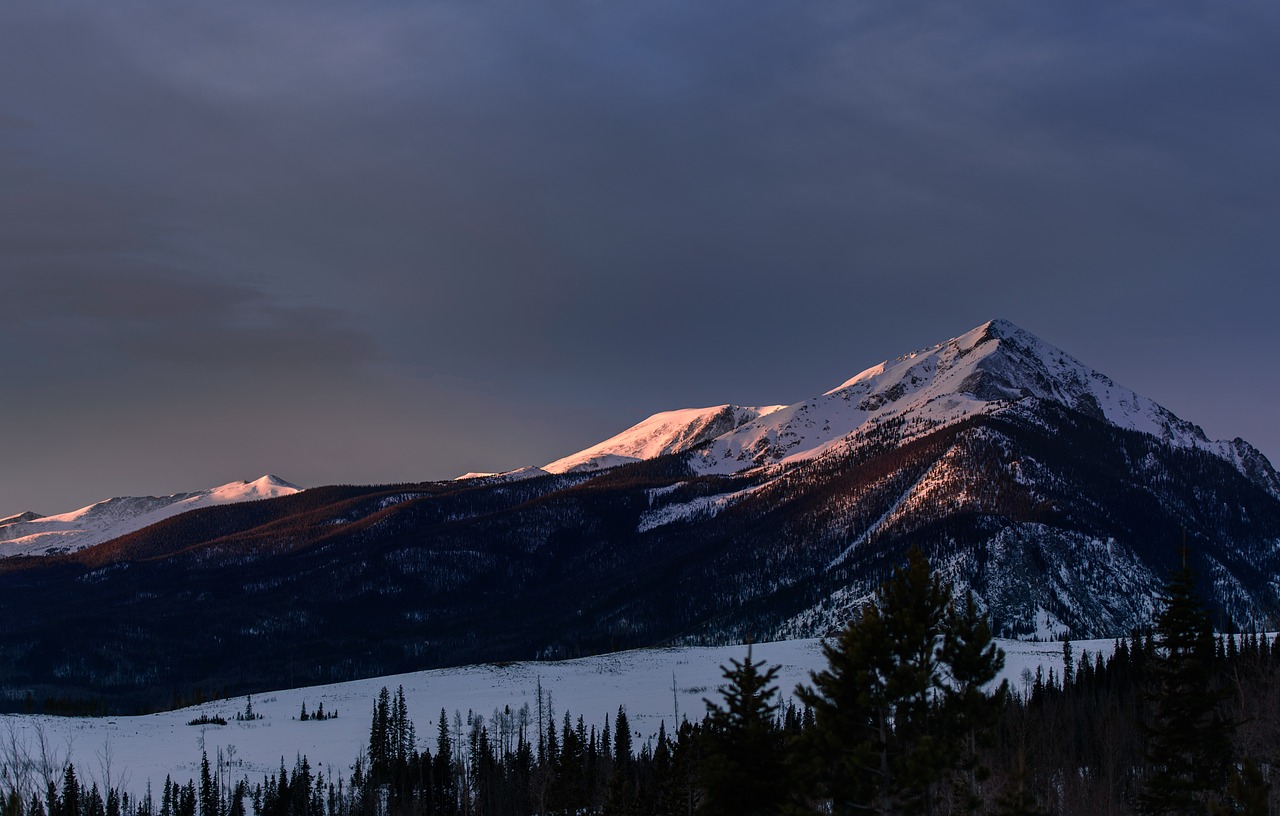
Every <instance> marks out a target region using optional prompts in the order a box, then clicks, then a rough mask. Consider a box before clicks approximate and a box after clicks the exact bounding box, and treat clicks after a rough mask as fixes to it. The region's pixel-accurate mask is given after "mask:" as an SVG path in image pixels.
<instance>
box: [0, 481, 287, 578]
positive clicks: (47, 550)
mask: <svg viewBox="0 0 1280 816" xmlns="http://www.w3.org/2000/svg"><path fill="white" fill-rule="evenodd" d="M299 490H301V488H300V487H298V486H297V485H295V484H290V483H289V482H286V481H285V480H283V479H281V478H280V477H278V476H271V475H266V476H263V477H261V478H259V479H255V480H254V481H252V482H250V481H240V482H228V483H227V484H224V485H221V486H220V487H211V488H209V489H208V490H197V491H194V492H192V493H174V494H172V495H170V496H124V497H119V498H114V499H107V500H105V501H100V502H97V503H95V504H91V505H89V506H88V507H82V508H80V509H79V510H73V511H71V512H70V513H61V514H59V515H56V516H42V515H40V514H39V513H33V512H29V511H28V512H26V513H21V514H19V515H16V516H10V517H8V518H5V519H0V558H7V557H10V556H15V555H57V554H62V553H69V552H75V551H76V550H82V549H84V548H85V547H92V546H93V545H95V544H101V543H103V542H104V541H110V540H111V539H113V538H119V537H120V536H122V535H127V534H128V533H132V532H133V531H135V530H141V529H142V528H143V527H149V526H150V525H152V524H155V523H156V522H158V521H163V520H165V519H167V518H170V517H171V516H176V515H178V514H180V513H185V512H187V511H189V510H196V509H199V508H201V507H212V506H214V505H219V504H234V503H236V502H243V501H256V500H258V499H274V498H276V497H277V496H287V495H289V494H290V493H297V492H298V491H299Z"/></svg>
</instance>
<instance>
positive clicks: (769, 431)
mask: <svg viewBox="0 0 1280 816" xmlns="http://www.w3.org/2000/svg"><path fill="white" fill-rule="evenodd" d="M1030 400H1049V401H1054V402H1058V403H1061V404H1064V405H1067V406H1069V407H1071V408H1074V409H1076V410H1079V411H1082V412H1084V413H1087V414H1090V415H1093V416H1096V417H1098V418H1099V419H1103V420H1105V421H1107V422H1110V423H1112V424H1114V425H1117V426H1119V427H1121V428H1126V429H1129V430H1134V431H1140V432H1143V433H1149V434H1152V435H1154V436H1156V437H1159V438H1160V439H1161V440H1162V441H1164V442H1166V443H1168V444H1172V445H1174V446H1177V447H1182V448H1194V449H1198V450H1203V451H1206V452H1209V453H1212V454H1214V455H1216V456H1219V457H1221V458H1223V459H1226V460H1227V461H1229V462H1231V463H1232V465H1233V466H1235V467H1236V468H1237V469H1238V470H1240V471H1241V472H1242V473H1244V474H1245V475H1246V476H1249V477H1250V478H1253V479H1254V480H1255V481H1261V482H1263V483H1265V486H1266V487H1267V488H1268V489H1269V490H1271V491H1272V492H1273V493H1275V494H1276V495H1278V496H1280V480H1277V479H1276V477H1275V475H1274V472H1273V471H1272V470H1271V468H1270V465H1269V464H1267V463H1265V457H1262V455H1261V454H1260V453H1258V452H1257V451H1256V450H1255V449H1253V448H1252V447H1251V446H1249V445H1248V444H1247V443H1244V442H1243V441H1241V440H1233V441H1231V442H1221V441H1212V440H1210V439H1208V438H1207V437H1206V436H1205V434H1204V432H1203V431H1202V430H1201V429H1200V428H1199V427H1197V426H1196V425H1193V424H1192V423H1190V422H1186V421H1184V420H1182V419H1179V418H1178V417H1176V416H1174V414H1173V413H1171V412H1170V411H1168V410H1167V409H1165V408H1163V407H1161V406H1160V405H1158V404H1156V403H1155V402H1153V401H1152V400H1150V399H1148V398H1146V397H1143V396H1141V395H1139V394H1137V393H1135V392H1133V391H1131V390H1130V389H1128V388H1125V387H1124V386H1121V385H1119V384H1117V383H1116V382H1114V381H1113V380H1111V378H1109V377H1107V376H1106V375H1105V374H1102V373H1100V372H1098V371H1095V370H1094V369H1092V368H1090V367H1089V366H1086V365H1085V364H1084V363H1081V362H1080V361H1079V360H1077V359H1076V358H1074V357H1072V356H1071V355H1069V354H1067V353H1066V352H1064V351H1062V350H1061V349H1059V348H1057V347H1055V346H1053V345H1051V344H1049V343H1046V342H1045V341H1043V340H1041V339H1040V338H1038V337H1036V336H1035V335H1033V334H1031V333H1030V332H1027V331H1025V330H1023V329H1021V328H1019V327H1017V326H1015V325H1014V324H1013V323H1010V322H1009V321H1007V320H992V321H989V322H987V323H984V324H982V325H981V326H978V327H977V328H975V329H973V330H971V331H968V332H966V333H964V334H962V335H960V336H958V337H954V338H952V339H950V340H947V341H945V342H943V343H938V344H937V345H934V346H930V347H929V348H925V349H921V350H919V351H914V352H911V353H910V354H905V355H903V356H901V357H898V358H896V359H893V360H886V361H884V362H881V363H878V364H876V365H873V366H871V367H869V368H867V369H865V370H863V371H861V372H860V373H858V374H857V375H855V376H854V377H851V378H850V379H847V380H845V381H844V382H843V383H841V384H840V385H839V386H837V387H836V388H833V389H831V390H830V391H827V392H826V393H824V394H821V395H820V396H817V397H814V398H812V399H808V400H804V401H802V402H798V403H795V404H793V405H771V406H767V407H763V408H740V407H736V406H733V405H718V406H713V407H710V408H686V409H681V410H677V411H666V412H663V413H659V414H654V415H653V416H651V417H649V418H648V419H646V420H644V421H643V422H640V423H638V424H636V425H634V426H632V427H631V428H628V429H627V430H625V431H623V432H622V433H620V434H618V435H617V436H614V437H611V438H609V439H606V440H605V441H603V442H601V443H599V444H597V445H593V446H591V447H589V448H586V449H585V450H582V451H579V452H578V453H575V454H571V455H569V456H566V457H564V458H562V459H558V460H556V461H555V462H552V463H550V464H549V465H546V466H545V469H546V470H548V471H551V472H553V473H564V472H571V471H589V470H599V469H602V468H606V467H615V466H617V465H621V464H626V463H628V462H634V461H637V460H642V459H650V458H653V457H655V456H661V455H663V454H669V453H678V452H682V451H687V450H691V449H694V448H697V447H699V446H701V445H703V444H704V443H708V442H709V443H710V444H709V445H708V446H707V448H706V449H705V450H700V451H698V452H697V453H695V454H694V457H693V459H692V465H693V467H694V470H695V471H696V472H699V473H703V474H731V473H739V472H743V471H746V470H750V469H753V468H756V467H759V466H762V465H781V466H784V467H785V466H788V465H792V464H797V463H802V462H805V461H810V460H813V459H816V458H819V457H821V456H824V455H826V454H828V453H831V452H833V451H838V450H844V449H846V448H848V447H850V446H857V445H858V444H860V443H861V442H862V441H864V440H865V439H867V438H869V437H871V436H873V435H875V434H876V433H878V432H879V431H880V430H881V429H884V428H891V427H892V428H894V429H895V430H894V431H893V433H895V434H897V436H898V438H897V441H898V442H905V441H908V440H909V439H911V438H914V437H916V436H921V435H923V434H926V433H930V432H932V431H935V430H937V429H938V428H940V427H943V426H946V425H949V424H953V423H955V422H959V421H961V420H963V419H966V418H968V417H972V416H975V415H981V414H991V413H998V412H1002V411H1014V410H1018V408H1019V407H1020V406H1022V405H1026V404H1027V403H1028V401H1030Z"/></svg>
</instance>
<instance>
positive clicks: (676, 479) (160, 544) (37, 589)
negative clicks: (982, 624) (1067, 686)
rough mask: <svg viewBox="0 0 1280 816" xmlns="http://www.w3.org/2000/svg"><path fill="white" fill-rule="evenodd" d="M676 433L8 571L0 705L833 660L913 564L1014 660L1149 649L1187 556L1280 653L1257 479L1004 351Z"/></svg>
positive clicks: (642, 427) (1133, 410) (181, 521)
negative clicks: (492, 669)
mask: <svg viewBox="0 0 1280 816" xmlns="http://www.w3.org/2000/svg"><path fill="white" fill-rule="evenodd" d="M664 414H665V416H664V415H659V416H660V419H659V421H656V422H649V423H645V422H642V423H639V424H638V425H636V426H633V427H632V429H629V430H630V431H634V432H632V433H627V432H624V433H623V434H619V435H618V436H617V437H614V438H612V439H613V441H612V442H611V441H610V440H606V443H609V444H607V445H605V448H611V449H610V450H606V449H602V448H600V447H599V446H593V447H595V448H596V450H591V449H587V450H588V453H587V454H586V455H584V456H581V457H578V461H577V462H570V463H569V464H568V465H567V466H566V467H565V469H564V471H563V472H561V473H551V472H547V471H546V470H545V469H537V468H525V469H519V470H516V471H508V472H507V473H505V474H492V475H480V474H472V476H473V477H472V478H467V479H461V480H456V481H445V482H423V483H418V484H402V485H375V486H363V487H358V486H331V487H320V488H311V489H309V490H306V491H303V492H301V493H297V494H293V495H289V496H282V497H280V498H277V499H273V500H271V501H266V502H245V503H238V504H224V505H217V506H211V507H204V508H200V509H196V510H193V511H191V512H188V513H183V514H181V515H177V516H174V517H171V518H168V519H165V520H164V521H162V522H160V523H158V524H153V525H151V526H149V527H146V528H143V529H140V530H136V531H134V532H132V533H130V534H128V535H126V536H123V537H120V538H117V539H115V540H113V541H109V542H106V543H103V544H100V545H98V546H95V547H90V548H87V549H83V550H79V551H77V552H72V553H67V554H61V555H53V556H47V557H42V558H10V559H0V619H4V620H5V621H6V626H5V627H3V628H0V704H3V695H4V694H18V695H19V696H21V695H23V694H26V693H27V692H29V693H31V694H32V695H34V696H35V697H37V698H38V697H41V696H49V695H52V696H60V697H65V696H77V695H78V696H84V695H101V696H103V697H108V698H110V699H113V700H117V701H120V704H121V705H155V704H156V695H157V694H158V693H163V694H164V695H165V696H167V695H168V694H169V693H170V692H172V691H173V690H175V689H176V690H180V691H181V693H183V694H187V693H191V692H192V691H193V690H195V689H205V690H208V689H219V690H225V691H226V692H227V693H232V694H234V693H243V692H246V691H257V690H261V689H264V688H267V687H268V685H269V684H270V683H271V682H274V680H273V678H278V677H280V676H283V675H282V673H284V672H288V673H289V675H290V676H293V675H294V674H296V675H297V676H298V678H299V679H300V680H301V681H305V682H332V681H335V680H341V679H351V678H353V677H361V676H376V675H378V674H387V673H394V672H397V671H407V670H413V669H421V668H427V667H436V666H444V665H456V664H459V663H474V662H485V661H500V660H519V659H530V658H556V657H567V656H574V655H580V654H592V653H598V652H602V651H615V650H617V649H622V648H632V647H639V646H654V645H664V644H677V645H679V644H683V645H698V644H701V645H714V644H718V643H719V644H722V643H727V642H743V641H745V640H747V639H751V640H754V641H762V640H766V639H777V638H798V637H816V636H822V635H826V634H830V633H831V632H834V631H836V630H838V629H839V627H840V626H841V625H843V623H844V622H845V621H847V620H848V619H849V617H850V616H851V615H854V614H856V612H857V609H858V607H859V605H860V604H861V603H862V602H863V601H864V600H865V598H866V597H867V596H868V594H869V593H870V592H872V591H873V590H874V588H875V587H876V586H877V585H878V584H879V583H880V582H881V581H883V580H884V579H885V578H886V577H888V575H889V574H891V572H892V570H893V568H894V567H895V566H897V565H898V564H900V563H901V561H902V558H903V557H904V554H905V553H906V552H907V550H908V549H910V548H912V547H918V548H919V549H920V550H921V551H922V552H923V553H924V554H925V556H926V557H927V558H928V559H930V561H931V563H932V564H933V565H934V568H935V569H936V570H937V571H938V572H939V573H940V574H941V575H942V576H943V577H944V578H945V579H946V580H947V581H948V582H949V583H951V584H952V585H953V586H954V587H956V588H957V590H958V591H963V590H965V589H971V590H972V591H973V592H974V594H975V598H976V599H977V602H978V603H979V604H980V605H981V607H982V608H983V609H984V611H985V612H986V613H987V614H988V615H989V616H990V618H991V620H992V624H993V627H994V631H995V632H996V633H997V634H998V635H1000V636H1003V637H1018V638H1037V637H1038V638H1056V637H1061V636H1064V635H1069V636H1070V637H1072V638H1082V637H1117V636H1120V635H1126V634H1128V633H1129V632H1130V631H1131V630H1133V629H1135V628H1138V629H1141V628H1144V627H1149V626H1150V625H1151V622H1152V616H1153V614H1154V610H1155V609H1156V608H1158V605H1157V601H1158V594H1159V592H1160V589H1161V587H1162V586H1163V582H1164V576H1165V575H1166V573H1167V570H1168V569H1170V568H1172V567H1174V566H1175V565H1176V563H1177V561H1178V558H1179V556H1178V546H1179V544H1180V543H1181V542H1182V541H1183V540H1184V538H1185V540H1186V542H1187V544H1188V547H1189V553H1190V556H1189V557H1190V558H1191V560H1192V562H1193V565H1194V567H1195V568H1196V569H1197V571H1198V572H1199V574H1200V575H1201V576H1202V578H1201V586H1200V587H1199V588H1200V590H1201V592H1202V594H1203V596H1204V597H1205V598H1206V600H1207V601H1208V602H1209V604H1210V606H1211V607H1212V608H1213V610H1214V615H1215V620H1216V621H1217V623H1218V625H1219V626H1221V627H1223V628H1224V629H1225V628H1229V627H1230V626H1233V625H1234V626H1237V627H1240V628H1247V627H1250V626H1257V627H1261V628H1268V629H1275V628H1280V581H1277V576H1280V497H1278V496H1277V495H1276V490H1275V489H1274V468H1273V467H1272V466H1271V464H1270V462H1268V461H1267V460H1266V458H1265V457H1264V456H1262V455H1261V454H1260V453H1257V452H1256V451H1254V450H1253V449H1252V448H1251V447H1249V446H1248V445H1247V443H1243V442H1239V441H1234V440H1233V441H1232V442H1228V443H1220V442H1215V441H1211V440H1208V439H1207V437H1205V436H1204V435H1203V433H1201V432H1199V431H1198V429H1197V428H1196V427H1195V426H1194V425H1192V424H1191V423H1186V422H1184V421H1182V420H1180V419H1178V418H1177V417H1176V416H1174V415H1173V414H1172V413H1170V412H1167V411H1164V410H1163V409H1161V408H1159V406H1158V405H1156V404H1155V403H1153V402H1151V401H1149V400H1145V398H1140V397H1138V396H1137V395H1136V394H1133V392H1131V391H1129V390H1128V389H1125V388H1123V387H1122V386H1119V385H1118V384H1116V383H1114V382H1113V381H1111V380H1110V379H1109V378H1106V377H1105V375H1101V374H1098V373H1097V372H1095V371H1094V370H1093V369H1089V368H1087V367H1085V366H1083V364H1081V363H1079V362H1078V361H1076V360H1075V359H1074V358H1071V357H1069V355H1066V353H1065V352H1062V351H1061V350H1059V349H1056V348H1055V347H1052V346H1049V345H1048V344H1047V343H1043V341H1040V340H1039V339H1038V338H1035V337H1034V336H1033V335H1029V334H1028V333H1023V332H1022V331H1021V330H1019V329H1017V327H1014V326H1012V324H1006V323H1001V322H992V323H988V324H984V326H981V327H978V329H975V330H973V331H972V332H968V333H966V334H965V335H961V336H960V337H957V338H952V340H949V341H946V342H944V343H941V344H935V345H934V346H930V347H928V348H926V349H922V350H921V351H917V352H913V353H911V354H907V355H903V356H902V357H899V358H894V360H889V361H885V362H884V363H882V364H880V365H877V366H873V367H871V368H869V369H865V370H864V371H863V372H861V373H860V374H858V375H856V376H855V377H853V378H851V379H848V380H845V381H844V382H842V383H841V385H839V386H837V387H836V388H835V389H832V390H831V391H828V392H827V393H825V394H823V395H820V396H819V397H815V398H813V399H811V400H807V401H805V402H802V403H796V404H795V405H792V406H789V407H787V408H783V409H778V410H770V411H767V412H766V411H763V410H760V409H739V408H737V407H736V406H732V405H724V406H713V407H712V408H709V409H689V410H687V411H685V412H664ZM717 423H721V424H717ZM717 430H719V431H720V433H718V434H714V435H713V433H714V431H717ZM760 440H763V444H761V443H760ZM602 444H603V443H602ZM726 451H727V452H728V455H726ZM739 453H744V454H745V455H743V456H742V458H740V459H739V458H737V456H738V454H739ZM628 455H630V459H629V460H627V461H625V462H624V463H622V464H616V465H614V466H610V467H604V468H596V469H591V468H590V467H586V468H582V467H578V465H590V464H592V463H593V462H594V463H600V462H607V461H609V460H607V459H606V458H605V457H608V456H615V457H624V456H628ZM572 456H573V455H571V457H572ZM640 456H651V457H652V458H640ZM571 457H566V459H569V458H571ZM4 529H6V528H3V527H0V531H3V530H4ZM104 609H110V611H111V614H110V615H104V614H102V610H104ZM193 631H200V632H201V633H202V637H201V638H200V639H199V640H198V642H196V641H193V639H192V638H191V637H190V633H191V632H193ZM158 689H163V692H158V691H157V690H158ZM11 699H17V698H11Z"/></svg>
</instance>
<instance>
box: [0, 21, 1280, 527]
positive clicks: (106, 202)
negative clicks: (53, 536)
mask: <svg viewBox="0 0 1280 816" xmlns="http://www.w3.org/2000/svg"><path fill="white" fill-rule="evenodd" d="M1276 76H1280V12H1277V11H1276V10H1275V9H1274V8H1273V7H1271V6H1268V5H1266V4H1249V3H1237V4H1230V5H1229V6H1227V5H1222V4H1217V5H1211V4H1199V3H1189V2H1172V3H1163V4H1148V3H1136V2H1134V3H1128V2H1122V3H1090V2H1085V3H1037V4H1026V3H1014V2H986V3H973V4H963V5H959V6H957V5H956V4H950V3H942V2H918V3H917V2H908V3H902V2H896V3H872V2H855V3H823V2H806V3H800V4H794V3H792V4H783V3H755V2H748V3H742V2H733V3H729V2H706V3H697V4H688V3H676V2H657V3H631V4H627V3H624V4H615V3H605V4H600V3H590V2H581V1H580V0H557V1H556V2H552V3H545V4H539V3H524V2H518V3H517V2H494V3H461V2H449V1H448V0H437V1H436V2H412V3H410V2H405V3H396V2H389V1H386V2H375V3H365V4H339V3H327V2H319V3H317V2H308V3H293V2H274V3H257V2H254V3H249V2H239V0H223V2H218V3H188V4H180V5H173V4H161V3H154V2H132V0H124V2H118V3H112V4H93V3H83V4H74V3H71V4H58V5H57V6H56V7H51V6H50V5H49V4H43V3H36V2H23V1H20V2H18V3H12V4H6V5H5V6H4V8H3V9H0V306H2V308H3V309H4V320H3V321H0V362H3V364H4V366H5V370H6V371H7V372H8V375H7V376H6V378H5V383H6V384H5V388H4V392H3V396H4V399H3V400H0V428H3V429H4V431H3V436H2V437H0V444H3V445H4V447H5V449H6V450H7V451H8V452H9V454H8V456H7V458H6V466H5V468H4V469H3V471H2V472H0V511H4V510H3V509H4V508H8V509H9V510H14V511H16V510H19V509H25V508H26V507H28V506H31V507H33V508H34V509H37V510H41V511H44V512H51V511H58V510H64V509H69V508H70V507H71V506H72V505H75V504H77V503H83V502H87V501H91V500H94V499H97V498H102V497H104V496H106V495H108V494H114V493H126V492H155V491H164V490H180V489H193V488H197V487H203V486H208V485H210V484H214V483H216V482H218V481H225V480H227V479H230V478H233V477H241V476H243V477H252V476H256V475H259V473H260V472H265V471H267V470H271V471H276V472H279V473H280V474H281V475H283V476H285V477H287V478H292V479H295V480H298V481H301V482H305V483H311V484H314V483H321V482H332V481H388V480H399V479H420V478H436V477H445V476H449V475H453V474H454V473H457V472H461V471H463V470H469V469H498V468H506V467H515V466H518V465H522V464H527V463H533V462H541V461H547V460H550V459H553V458H556V457H557V456H559V455H561V454H563V453H565V452H568V451H570V450H573V449H576V448H578V447H582V446H585V445H586V444H590V443H591V442H594V441H597V439H599V438H601V437H603V436H606V435H608V434H610V433H613V432H615V431H616V430H619V429H621V428H622V427H624V426H625V425H627V424H629V423H630V422H633V421H635V420H638V419H640V418H641V417H642V416H644V415H645V414H647V413H649V412H652V411H655V410H660V409H663V408H670V407H679V406H685V405H699V404H712V403H717V402H723V401H730V400H732V401H737V402H745V403H751V402H757V403H765V402H785V401H792V400H796V399H800V398H803V397H805V396H810V395H812V394H814V393H817V392H820V391H822V390H825V389H826V388H829V387H831V386H833V385H835V384H836V383H838V382H840V381H841V380H842V379H844V378H845V377H847V376H849V375H851V374H852V373H854V372H855V371H857V370H858V369H860V368H862V367H864V366H866V365H870V364H873V363H875V362H878V361H879V360H880V359H882V358H884V357H886V356H890V355H893V354H896V353H900V352H903V351H906V350H909V349H912V348H915V347H917V346H920V345H924V344H926V343H929V342H934V341H937V340H941V339H944V338H946V337H948V336H951V335H954V334H956V333H958V332H961V331H964V330H966V329H968V328H970V327H972V326H973V325H976V324H978V323H980V322H982V321H984V320H986V319H988V318H990V317H994V316H1002V317H1007V318H1009V319H1011V320H1014V321H1015V322H1017V323H1019V324H1021V325H1023V326H1024V327H1025V328H1027V329H1029V330H1031V331H1033V332H1036V333H1038V334H1040V335H1041V336H1043V337H1044V338H1045V339H1047V340H1049V341H1051V342H1054V343H1057V344H1058V345H1061V346H1063V347H1064V348H1066V349H1067V350H1068V351H1071V352H1073V353H1075V354H1076V355H1077V356H1079V357H1081V358H1082V359H1084V360H1085V361H1086V362H1088V363H1091V364H1093V365H1095V366H1097V367H1099V368H1101V369H1102V370H1104V371H1106V372H1108V373H1110V374H1112V375H1113V376H1115V377H1116V378H1117V379H1119V380H1121V381H1122V382H1125V383H1126V384H1128V385H1130V386H1132V387H1134V388H1136V389H1137V390H1139V391H1141V392H1143V393H1146V394H1148V395H1149V396H1151V397H1153V398H1155V399H1157V400H1158V401H1161V402H1163V403H1164V404H1166V405H1167V406H1168V407H1170V408H1171V409H1173V410H1174V411H1175V412H1178V413H1179V414H1181V415H1183V416H1186V417H1187V418H1190V419H1192V420H1195V421H1197V422H1200V423H1202V424H1204V425H1205V426H1206V429H1207V430H1208V431H1209V432H1210V433H1211V434H1212V435H1215V436H1235V435H1241V436H1244V437H1245V438H1247V439H1250V440H1251V441H1254V442H1255V443H1256V444H1258V445H1260V446H1261V447H1262V448H1263V449H1264V450H1265V451H1266V452H1267V453H1268V454H1270V455H1271V456H1272V457H1273V458H1278V457H1280V430H1277V429H1276V428H1275V426H1274V422H1273V419H1272V416H1273V414H1274V411H1273V409H1272V408H1271V407H1270V406H1274V405H1275V404H1277V402H1280V382H1278V378H1277V377H1276V376H1275V372H1274V366H1273V365H1272V363H1271V353H1270V352H1271V349H1272V348H1273V347H1274V345H1275V342H1276V340H1277V339H1280V330H1278V329H1277V327H1276V321H1275V319H1274V316H1275V311H1276V310H1275V303H1276V296H1277V294H1280V292H1278V291H1277V290H1278V289H1280V284H1277V283H1276V280H1275V275H1274V274H1273V272H1274V269H1275V267H1276V262H1277V259H1278V258H1280V231H1277V230H1276V229H1275V226H1274V225H1275V224H1276V223H1278V218H1277V216H1280V212H1278V211H1280V162H1278V161H1277V159H1276V154H1275V145H1276V144H1280V84H1277V83H1276V82H1275V81H1274V77H1276ZM4 512H7V511H4Z"/></svg>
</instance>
